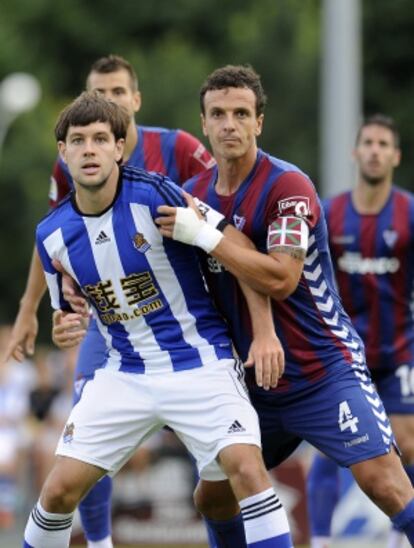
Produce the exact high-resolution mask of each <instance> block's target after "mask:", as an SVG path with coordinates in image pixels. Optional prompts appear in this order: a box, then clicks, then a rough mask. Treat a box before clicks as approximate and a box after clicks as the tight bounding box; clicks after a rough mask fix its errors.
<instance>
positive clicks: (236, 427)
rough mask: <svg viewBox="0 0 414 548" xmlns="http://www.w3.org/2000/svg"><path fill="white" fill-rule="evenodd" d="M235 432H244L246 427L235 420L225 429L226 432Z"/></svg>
mask: <svg viewBox="0 0 414 548" xmlns="http://www.w3.org/2000/svg"><path fill="white" fill-rule="evenodd" d="M236 432H246V429H245V428H244V427H243V426H242V425H241V424H240V423H239V421H238V420H235V421H234V422H233V424H232V425H231V426H230V428H229V429H228V430H227V434H235V433H236Z"/></svg>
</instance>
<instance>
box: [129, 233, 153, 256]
mask: <svg viewBox="0 0 414 548" xmlns="http://www.w3.org/2000/svg"><path fill="white" fill-rule="evenodd" d="M132 243H133V244H134V247H135V249H136V250H137V251H139V252H140V253H145V252H146V251H148V249H149V248H150V247H151V244H149V243H148V242H147V240H146V239H145V238H144V235H143V234H141V232H137V233H136V234H135V236H134V237H133V238H132Z"/></svg>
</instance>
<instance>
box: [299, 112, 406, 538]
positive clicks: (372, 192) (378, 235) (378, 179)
mask: <svg viewBox="0 0 414 548" xmlns="http://www.w3.org/2000/svg"><path fill="white" fill-rule="evenodd" d="M399 140H400V138H399V133H398V130H397V128H396V126H395V123H394V121H393V120H392V119H391V118H389V117H387V116H384V115H381V114H378V115H374V116H371V117H369V118H367V119H366V120H365V121H364V122H363V124H362V126H361V128H360V130H359V132H358V136H357V141H356V146H355V150H354V157H355V160H356V162H357V165H358V181H357V184H356V186H355V188H354V189H353V190H350V191H348V192H344V193H342V194H340V195H337V196H334V197H333V198H330V199H327V200H326V201H325V202H324V209H325V213H326V220H327V224H328V231H329V246H330V250H331V254H332V260H333V264H334V267H335V275H336V280H337V283H338V289H339V293H340V295H341V298H342V301H343V303H344V307H345V309H346V311H347V312H348V314H349V315H350V317H351V319H352V322H353V324H354V325H355V328H356V329H357V331H358V333H359V335H360V336H361V338H362V340H363V341H364V343H365V349H366V357H367V364H368V367H369V369H370V371H371V376H372V378H373V380H374V382H375V384H376V386H377V390H378V392H379V394H380V396H381V398H382V401H383V402H384V407H385V409H386V411H387V413H388V415H389V417H390V420H391V424H392V427H393V431H394V433H395V436H396V439H397V442H398V445H399V447H400V449H401V451H402V458H403V462H404V464H405V469H406V472H407V474H408V475H409V477H410V479H411V481H412V482H413V480H414V383H413V379H414V319H413V309H412V304H413V291H414V196H413V195H412V194H410V193H409V192H406V191H404V190H402V189H400V188H398V187H396V186H394V185H393V173H394V169H395V168H396V167H397V166H398V164H399V162H400V154H401V153H400V144H399ZM338 474H339V470H338V469H337V468H336V467H335V465H334V464H332V463H329V462H327V460H326V459H325V458H324V457H322V456H320V455H317V456H316V457H315V459H314V461H313V464H312V467H311V470H310V473H309V476H308V497H309V509H310V522H311V531H312V537H313V538H312V542H313V546H314V547H315V548H320V547H321V546H322V545H324V544H323V542H325V543H327V542H328V539H329V537H330V530H331V520H332V514H333V511H334V508H335V504H336V501H337V498H338V489H337V487H336V486H337V485H338V484H339V482H338ZM402 542H403V538H402V536H401V533H398V532H397V531H392V532H391V536H390V540H389V544H388V546H389V548H397V547H398V546H400V544H401V543H402Z"/></svg>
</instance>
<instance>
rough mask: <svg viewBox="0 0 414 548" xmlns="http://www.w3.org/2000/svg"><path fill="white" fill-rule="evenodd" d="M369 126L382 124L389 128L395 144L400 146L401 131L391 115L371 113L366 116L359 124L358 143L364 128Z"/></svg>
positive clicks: (397, 146)
mask: <svg viewBox="0 0 414 548" xmlns="http://www.w3.org/2000/svg"><path fill="white" fill-rule="evenodd" d="M367 126H381V127H385V128H386V129H389V130H390V131H391V133H392V134H393V136H394V145H395V148H400V140H401V138H400V132H399V131H398V128H397V125H396V123H395V120H394V119H393V118H391V116H386V115H385V114H381V113H377V114H371V115H370V116H367V117H366V118H364V120H363V122H362V123H361V125H360V126H359V129H358V133H357V136H356V144H358V142H359V139H360V137H361V133H362V130H363V129H364V128H365V127H367Z"/></svg>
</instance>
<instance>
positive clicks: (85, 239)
mask: <svg viewBox="0 0 414 548" xmlns="http://www.w3.org/2000/svg"><path fill="white" fill-rule="evenodd" d="M127 123H128V116H127V114H126V113H125V111H124V110H123V109H121V108H120V107H119V106H118V105H116V104H115V103H113V102H110V101H107V100H106V99H105V98H103V97H102V96H101V95H99V94H97V93H90V92H84V93H83V94H82V95H81V96H79V97H78V98H77V99H76V100H75V101H74V102H73V103H71V104H70V105H68V107H66V109H65V110H64V111H63V112H62V113H61V115H60V117H59V119H58V122H57V124H56V128H55V135H56V139H57V142H58V147H59V152H60V154H61V155H62V157H63V158H64V159H65V162H66V163H67V165H68V166H69V169H70V172H71V174H72V176H73V179H74V184H75V192H74V193H72V194H71V195H70V196H68V198H67V199H66V200H64V201H63V202H62V203H61V204H60V205H59V206H58V207H57V208H56V209H55V210H53V211H52V212H51V213H50V214H49V215H48V216H47V217H46V218H45V219H44V220H43V221H42V222H40V223H39V225H38V228H37V232H36V242H37V246H38V249H39V255H40V257H41V261H42V264H43V267H44V270H45V275H46V279H47V284H48V287H49V293H50V296H51V301H52V306H53V307H54V308H56V309H59V308H63V307H65V302H64V297H63V291H62V285H61V284H62V278H61V276H60V274H59V272H58V271H57V270H56V269H55V265H54V264H53V261H54V260H58V261H60V262H61V263H62V265H63V268H64V269H65V270H66V271H67V272H69V273H70V274H71V276H72V277H73V278H74V279H75V280H76V281H77V283H78V284H79V286H80V288H81V289H82V292H83V294H84V295H86V296H87V298H88V300H89V302H90V303H91V306H92V307H93V309H94V311H95V314H96V316H97V322H98V327H99V330H100V332H101V333H102V335H103V336H104V338H105V340H106V342H107V349H108V352H107V353H106V357H105V362H104V364H103V367H102V368H100V369H99V370H98V371H97V372H96V374H95V377H94V379H93V380H91V381H90V382H88V383H87V384H86V386H85V390H84V394H83V396H82V398H81V399H80V400H79V402H78V403H77V405H75V407H74V408H73V410H72V412H71V414H70V416H69V419H68V421H67V424H66V427H65V429H64V431H63V433H62V435H61V438H60V440H59V443H58V448H57V455H58V456H57V458H56V459H55V463H54V466H53V468H52V470H51V472H50V474H49V476H48V478H47V480H46V482H45V484H44V486H43V489H42V493H41V496H40V498H39V501H38V503H37V504H36V506H35V508H34V509H33V511H32V513H31V515H30V517H29V519H28V522H27V526H26V529H25V534H24V547H25V548H66V547H67V546H69V542H70V530H71V524H72V518H73V513H74V509H75V508H76V505H77V504H78V503H79V501H80V500H81V499H82V498H83V496H84V495H85V493H87V492H88V490H89V489H90V488H91V487H92V486H93V485H94V484H95V483H96V482H97V481H98V480H99V479H100V478H102V477H103V476H104V475H106V474H107V473H112V474H113V473H116V472H117V471H118V470H119V469H120V468H121V467H122V466H123V464H125V462H127V460H128V459H129V457H130V456H131V454H132V453H133V452H134V450H135V449H136V448H137V447H138V446H139V445H140V444H141V443H142V442H143V441H144V440H145V439H147V438H148V437H149V436H150V435H151V434H152V433H154V432H156V431H158V430H159V429H161V428H162V427H163V426H165V425H167V426H169V427H170V428H172V429H173V430H174V431H175V432H176V433H177V435H178V436H179V437H180V438H181V439H182V441H183V443H184V445H185V446H186V447H187V449H188V450H189V451H191V453H192V454H193V455H194V458H195V460H196V462H197V468H198V471H199V474H200V477H202V478H204V479H205V480H207V481H210V480H214V481H219V480H223V479H224V478H225V477H227V478H229V480H230V481H231V483H232V485H233V488H234V491H235V494H236V497H237V500H238V501H239V503H240V506H241V507H242V508H243V509H244V516H245V519H246V522H248V526H247V527H246V540H247V544H248V546H249V547H251V548H257V547H258V546H261V547H263V548H291V547H292V542H291V538H290V533H289V525H288V522H287V517H286V514H285V512H284V509H283V506H282V505H281V503H280V501H279V500H278V499H277V497H276V495H275V493H274V491H273V488H272V487H271V482H270V478H269V476H268V474H267V473H266V470H265V467H264V463H263V459H262V455H261V451H260V431H259V424H258V418H257V415H256V413H255V411H254V409H253V407H252V405H251V403H250V401H249V398H248V396H247V393H246V391H245V390H244V385H243V382H242V380H241V378H240V370H239V367H238V363H239V360H238V359H236V358H235V357H234V355H233V346H232V343H231V340H230V338H229V337H228V332H227V326H226V324H225V322H224V320H223V319H222V318H221V317H220V315H219V314H218V312H217V310H216V308H215V307H214V304H213V302H212V300H211V297H210V295H209V293H208V291H207V288H206V286H205V281H204V278H203V276H202V273H201V269H200V265H199V260H198V256H197V253H196V252H195V250H194V249H193V248H191V247H189V246H185V245H182V244H181V243H179V242H175V241H172V240H169V239H165V238H163V237H162V235H161V234H160V232H159V230H158V227H157V225H156V223H155V218H156V217H157V215H158V209H159V208H160V207H161V206H164V205H166V204H168V206H181V205H183V203H184V200H183V193H182V190H181V189H180V188H179V187H178V186H176V185H175V184H174V183H172V182H171V181H170V180H169V179H168V178H166V177H164V176H162V175H160V174H150V173H148V172H146V171H144V170H141V169H137V168H132V167H129V166H125V167H121V168H120V167H119V165H118V162H119V160H120V159H121V157H122V151H123V143H124V138H125V134H126V128H127ZM216 217H217V215H216ZM221 220H222V218H221ZM214 224H215V225H216V224H217V222H216V221H215V223H214ZM208 226H209V225H208ZM209 228H210V231H207V232H205V233H204V235H203V237H202V240H200V241H199V242H198V243H199V245H200V246H201V247H202V248H203V249H204V250H205V251H206V252H209V251H210V249H212V248H213V247H215V246H216V244H217V242H218V241H219V240H221V239H222V238H223V234H222V232H220V231H219V230H217V229H216V228H213V227H211V226H209ZM224 230H227V231H228V227H226V226H224ZM230 230H232V229H230ZM247 294H250V291H248V293H247ZM248 298H249V297H248ZM257 299H258V301H257V302H258V303H264V304H265V307H264V310H265V311H267V310H268V307H267V299H265V300H264V301H263V298H262V296H261V295H257ZM249 300H250V298H249ZM258 310H259V314H260V313H261V307H259V308H258ZM69 313H70V312H69ZM252 321H253V322H255V319H254V318H253V320H252ZM270 323H271V322H270ZM258 540H260V542H257V541H258Z"/></svg>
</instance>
